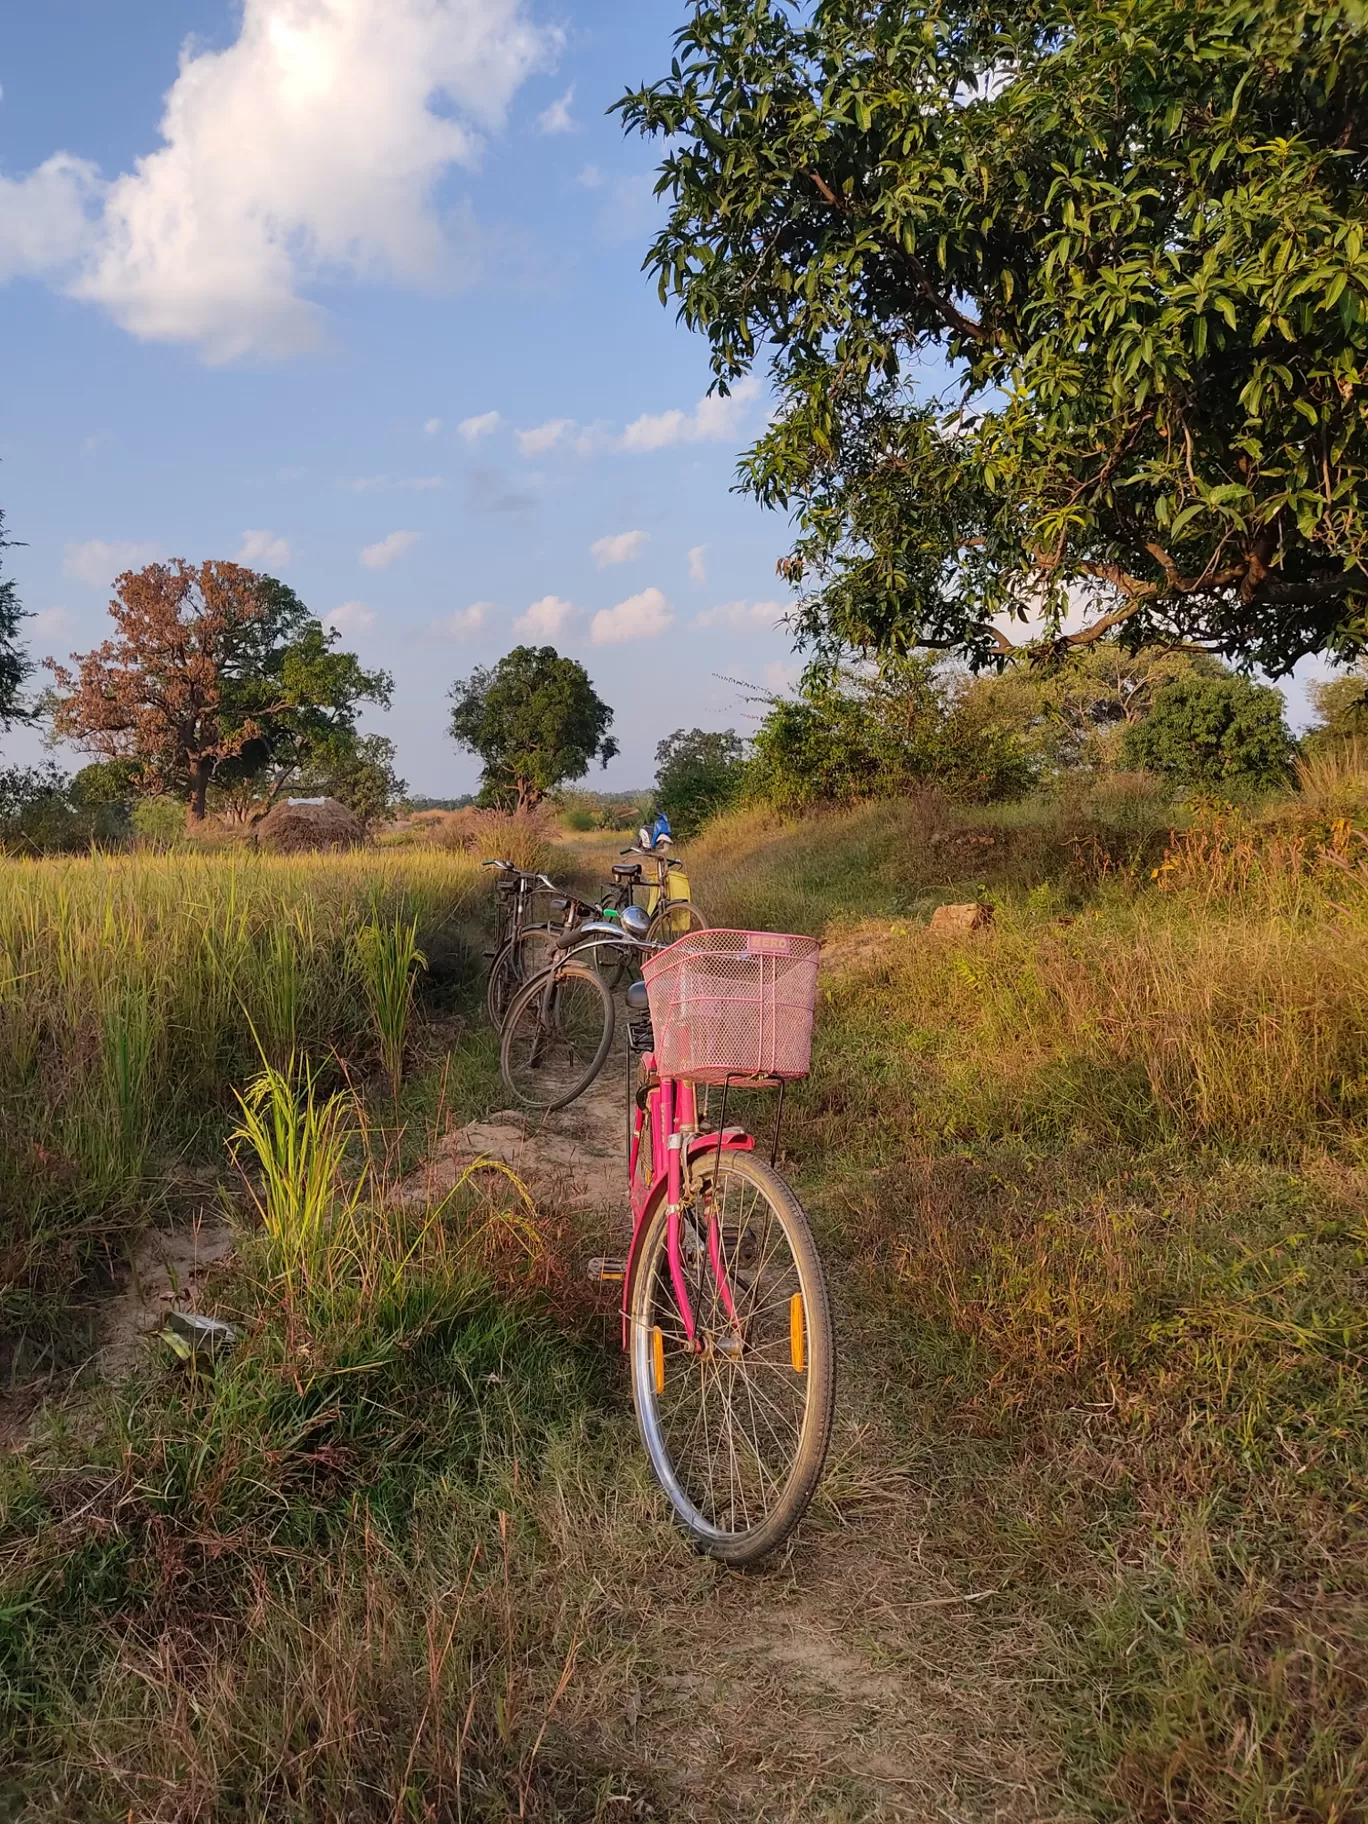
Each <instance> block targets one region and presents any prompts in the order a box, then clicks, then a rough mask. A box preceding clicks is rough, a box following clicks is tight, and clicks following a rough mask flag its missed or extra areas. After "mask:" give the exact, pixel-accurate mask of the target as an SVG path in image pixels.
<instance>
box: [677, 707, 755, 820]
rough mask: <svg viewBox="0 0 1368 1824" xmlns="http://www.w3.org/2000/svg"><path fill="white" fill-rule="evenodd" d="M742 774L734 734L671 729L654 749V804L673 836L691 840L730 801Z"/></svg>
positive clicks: (742, 750)
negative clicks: (665, 819)
mask: <svg viewBox="0 0 1368 1824" xmlns="http://www.w3.org/2000/svg"><path fill="white" fill-rule="evenodd" d="M745 773H746V766H745V745H744V743H743V742H742V740H741V738H740V736H739V735H738V734H737V733H736V731H735V729H731V728H727V729H723V730H721V731H715V730H709V729H704V728H690V729H687V730H686V729H682V728H677V729H676V730H675V731H674V733H673V734H672V735H667V736H666V737H665V739H664V740H663V741H662V742H660V743H659V745H658V746H657V748H656V790H655V801H656V803H657V805H658V806H659V807H660V809H661V810H662V811H664V813H665V815H666V816H667V817H668V818H669V820H670V827H671V829H672V830H673V831H674V833H675V835H676V836H696V835H697V834H698V832H699V830H701V829H702V828H703V825H704V824H705V823H707V822H708V820H709V819H710V818H712V817H716V816H717V814H718V813H719V812H720V811H725V810H726V809H727V808H728V807H729V806H730V805H732V804H734V803H735V802H736V800H737V798H738V796H739V795H740V792H741V787H742V782H743V781H744V779H745Z"/></svg>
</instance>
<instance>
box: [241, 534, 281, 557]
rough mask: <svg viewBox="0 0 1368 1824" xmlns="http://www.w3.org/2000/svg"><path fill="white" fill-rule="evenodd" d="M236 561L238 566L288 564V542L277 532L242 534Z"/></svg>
mask: <svg viewBox="0 0 1368 1824" xmlns="http://www.w3.org/2000/svg"><path fill="white" fill-rule="evenodd" d="M237 561H238V562H239V563H240V564H288V563H289V561H290V541H289V539H288V538H282V537H281V536H280V534H279V533H277V532H265V531H247V532H244V533H243V535H242V545H241V548H240V549H239V551H238V554H237Z"/></svg>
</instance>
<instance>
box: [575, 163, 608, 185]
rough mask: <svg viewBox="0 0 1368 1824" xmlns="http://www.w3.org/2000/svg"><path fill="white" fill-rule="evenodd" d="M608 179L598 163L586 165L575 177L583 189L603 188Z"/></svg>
mask: <svg viewBox="0 0 1368 1824" xmlns="http://www.w3.org/2000/svg"><path fill="white" fill-rule="evenodd" d="M606 181H607V180H606V179H605V178H604V175H603V173H602V171H601V170H600V169H599V167H598V166H597V165H586V166H585V167H584V169H583V170H582V171H581V172H580V173H579V175H578V176H577V177H576V179H575V182H576V183H577V184H578V185H579V187H580V188H581V190H602V188H603V186H604V183H605V182H606Z"/></svg>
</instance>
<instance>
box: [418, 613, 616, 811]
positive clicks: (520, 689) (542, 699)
mask: <svg viewBox="0 0 1368 1824" xmlns="http://www.w3.org/2000/svg"><path fill="white" fill-rule="evenodd" d="M451 700H452V711H451V722H450V729H451V736H452V739H453V740H454V741H455V742H456V744H457V746H458V747H463V748H465V749H466V750H467V752H469V753H473V754H478V755H479V757H480V759H481V760H482V761H483V762H484V771H483V773H482V774H481V782H480V800H481V802H482V803H484V804H490V805H494V806H495V807H496V808H497V809H499V810H518V811H524V810H530V809H532V808H533V807H534V806H535V805H538V804H540V803H541V801H542V799H543V798H545V796H546V795H547V793H548V792H552V791H554V790H555V789H556V787H557V786H558V785H563V784H565V782H566V781H567V780H570V779H582V778H583V777H584V775H585V773H587V772H588V770H589V766H590V762H591V761H593V760H596V759H597V760H599V761H601V762H602V764H603V765H604V766H606V765H607V764H608V762H609V761H610V760H611V759H612V758H613V756H614V754H616V753H617V751H618V745H617V742H616V741H615V740H614V739H613V738H612V736H611V735H610V734H609V733H608V730H609V728H610V727H611V726H612V721H613V712H612V710H611V709H610V708H609V707H608V705H607V704H606V703H604V702H603V701H602V700H601V699H600V698H599V696H598V694H597V692H596V691H595V690H594V687H593V685H592V684H591V683H590V681H589V674H588V672H587V671H586V670H585V669H584V667H583V665H580V664H577V663H576V661H575V660H574V659H563V658H562V657H561V656H560V654H559V653H558V652H557V651H556V649H555V647H554V646H515V647H514V648H513V650H512V652H510V653H506V654H505V655H504V657H503V658H501V659H500V660H499V662H498V664H497V665H493V666H480V667H478V668H477V669H476V670H475V671H473V672H471V674H470V676H469V677H468V678H458V679H457V680H456V682H455V683H454V684H453V685H452V687H451Z"/></svg>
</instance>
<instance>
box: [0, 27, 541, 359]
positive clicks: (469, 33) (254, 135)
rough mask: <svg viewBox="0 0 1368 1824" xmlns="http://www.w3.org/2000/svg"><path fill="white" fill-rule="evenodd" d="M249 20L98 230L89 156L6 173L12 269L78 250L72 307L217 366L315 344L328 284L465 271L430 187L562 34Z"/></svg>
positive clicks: (191, 87) (3, 212)
mask: <svg viewBox="0 0 1368 1824" xmlns="http://www.w3.org/2000/svg"><path fill="white" fill-rule="evenodd" d="M241 20H242V23H241V29H240V31H239V34H238V37H237V39H236V41H235V42H234V43H232V44H231V45H229V46H228V47H227V48H226V49H224V50H200V49H197V48H196V47H195V46H194V45H193V43H191V42H187V43H186V45H185V46H184V47H183V48H182V51H181V59H180V73H179V75H178V76H177V78H176V81H175V82H174V84H173V85H172V87H171V89H170V90H169V91H168V93H167V95H166V103H165V109H164V112H163V115H162V120H161V137H162V142H163V143H162V145H161V146H160V147H159V148H158V149H157V150H156V151H154V152H151V153H149V154H148V155H147V156H145V157H143V158H140V159H138V160H137V161H136V163H135V165H134V168H133V170H132V171H130V172H127V173H125V174H124V175H123V176H120V177H118V178H116V179H115V180H114V182H113V183H111V184H109V185H107V186H104V187H103V189H102V190H100V191H99V192H98V195H99V196H100V197H101V198H102V201H103V212H102V215H101V217H100V220H99V222H98V224H97V225H92V224H91V223H90V222H89V220H88V217H87V209H88V205H89V204H90V202H91V201H92V200H93V199H94V198H95V196H96V195H97V179H96V175H95V173H94V171H93V168H92V167H90V166H89V165H86V164H84V163H83V162H82V161H80V160H77V159H71V158H68V157H66V156H65V155H63V154H59V155H58V156H57V157H56V158H53V159H49V160H48V161H47V163H46V164H44V165H42V166H40V167H39V168H38V170H37V171H34V172H30V173H29V174H28V176H27V177H25V178H23V179H21V180H19V181H18V182H17V183H16V182H14V181H12V180H7V188H6V193H5V196H4V199H3V202H0V272H6V271H8V272H13V271H32V270H38V269H44V270H47V269H51V270H54V271H59V270H60V268H61V266H62V264H63V263H65V262H69V261H70V260H71V259H72V257H73V256H74V255H76V254H77V253H78V251H81V249H82V247H84V255H83V260H82V267H81V271H80V272H79V274H78V276H77V277H76V279H75V280H74V282H73V283H72V286H71V290H72V292H73V293H74V295H75V296H77V297H81V298H85V299H89V300H91V301H94V302H96V303H100V304H103V305H104V306H106V308H107V309H108V310H109V311H110V312H111V313H112V314H113V316H114V318H115V320H116V321H117V322H118V323H120V324H121V325H122V326H123V327H124V328H125V329H127V330H130V331H131V332H132V333H133V334H134V335H137V336H142V337H145V338H151V339H157V340H165V341H175V342H189V343H194V344H196V345H198V346H199V348H200V349H201V350H202V351H203V353H204V355H205V356H206V358H207V359H209V360H211V361H225V360H231V359H233V358H235V357H237V356H241V355H248V354H253V355H267V356H279V355H291V354H295V353H298V352H299V351H301V350H303V349H308V348H313V347H315V346H317V345H318V343H319V342H320V340H321V339H322V320H321V319H322V312H321V311H320V310H319V308H318V307H317V306H316V305H314V304H312V303H310V302H309V301H308V300H307V298H305V297H304V296H303V295H302V288H303V287H305V286H306V285H307V284H309V283H310V282H311V281H312V280H315V279H317V278H327V279H331V278H334V277H336V276H337V275H338V274H350V275H353V276H356V277H359V278H364V279H367V280H374V279H383V278H393V279H398V280H402V281H408V282H412V283H418V284H423V285H432V284H435V283H442V282H448V281H450V280H451V279H452V278H453V277H454V276H455V275H456V269H457V265H458V262H459V259H460V257H461V253H462V249H461V247H460V246H458V245H457V244H456V243H455V242H454V240H453V238H452V236H451V235H450V234H449V233H448V231H447V229H446V227H445V226H444V224H443V221H442V218H441V216H440V215H439V213H438V210H437V208H436V206H435V193H436V191H437V188H438V185H439V183H440V181H441V180H442V178H443V177H444V176H445V175H446V174H447V173H448V172H449V171H450V170H451V169H452V168H453V167H465V168H467V169H469V168H472V167H473V166H474V165H475V164H476V163H477V162H478V159H479V155H480V152H481V148H482V134H483V133H484V132H487V131H490V130H493V129H496V128H497V127H499V126H500V124H501V123H502V121H503V119H504V116H505V113H506V110H507V106H508V103H509V101H510V100H511V98H512V96H513V95H514V93H515V92H516V91H517V89H518V87H519V86H520V84H521V83H522V82H523V80H524V79H525V78H526V77H527V76H528V75H529V74H530V73H531V72H532V71H533V70H535V69H537V68H539V67H543V66H544V65H545V64H546V63H547V62H548V61H549V59H550V56H551V55H552V53H553V52H554V50H555V48H556V47H557V46H558V44H559V42H560V34H559V33H558V32H556V31H554V30H540V29H538V28H537V27H535V26H533V25H532V24H531V23H530V21H529V20H528V19H527V17H526V14H525V11H524V7H523V3H522V0H244V4H243V7H242V14H241ZM467 252H468V249H467Z"/></svg>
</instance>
